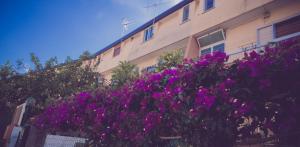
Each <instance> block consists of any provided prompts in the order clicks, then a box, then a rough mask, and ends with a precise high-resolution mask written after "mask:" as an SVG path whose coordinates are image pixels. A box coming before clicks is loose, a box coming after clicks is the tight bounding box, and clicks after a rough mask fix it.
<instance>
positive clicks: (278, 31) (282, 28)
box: [275, 16, 300, 38]
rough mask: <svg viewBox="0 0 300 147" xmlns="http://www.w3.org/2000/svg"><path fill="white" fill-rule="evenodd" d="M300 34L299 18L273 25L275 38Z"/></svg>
mask: <svg viewBox="0 0 300 147" xmlns="http://www.w3.org/2000/svg"><path fill="white" fill-rule="evenodd" d="M297 32H300V16H296V17H293V18H291V19H288V20H286V21H283V22H280V23H277V24H275V37H276V38H279V37H282V36H286V35H290V34H293V33H297Z"/></svg>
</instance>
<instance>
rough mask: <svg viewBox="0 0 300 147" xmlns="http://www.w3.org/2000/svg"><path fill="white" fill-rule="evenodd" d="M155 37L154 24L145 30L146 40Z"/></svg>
mask: <svg viewBox="0 0 300 147" xmlns="http://www.w3.org/2000/svg"><path fill="white" fill-rule="evenodd" d="M152 37H153V26H150V27H149V28H147V29H146V30H145V31H144V42H146V41H148V40H150V39H151V38H152Z"/></svg>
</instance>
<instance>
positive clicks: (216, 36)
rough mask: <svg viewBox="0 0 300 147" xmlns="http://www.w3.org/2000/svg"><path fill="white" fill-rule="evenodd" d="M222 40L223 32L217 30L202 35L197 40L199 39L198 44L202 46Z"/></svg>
mask: <svg viewBox="0 0 300 147" xmlns="http://www.w3.org/2000/svg"><path fill="white" fill-rule="evenodd" d="M222 40H224V36H223V33H222V31H218V32H215V33H213V34H210V35H208V36H205V37H202V38H200V39H199V40H198V41H199V44H200V46H201V47H204V46H207V45H210V44H213V43H216V42H219V41H222Z"/></svg>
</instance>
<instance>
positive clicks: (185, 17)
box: [182, 5, 190, 21]
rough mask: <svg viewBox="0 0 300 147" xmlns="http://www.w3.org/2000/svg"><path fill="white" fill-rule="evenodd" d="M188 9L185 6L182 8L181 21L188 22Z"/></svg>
mask: <svg viewBox="0 0 300 147" xmlns="http://www.w3.org/2000/svg"><path fill="white" fill-rule="evenodd" d="M189 9H190V7H189V5H187V6H185V7H184V8H183V15H182V21H186V20H188V18H189V11H190V10H189Z"/></svg>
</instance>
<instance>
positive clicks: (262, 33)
mask: <svg viewBox="0 0 300 147" xmlns="http://www.w3.org/2000/svg"><path fill="white" fill-rule="evenodd" d="M257 33H258V34H257V37H258V38H257V43H258V45H266V44H268V43H269V42H271V41H272V40H273V26H267V27H264V28H261V29H259V30H258V31H257Z"/></svg>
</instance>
